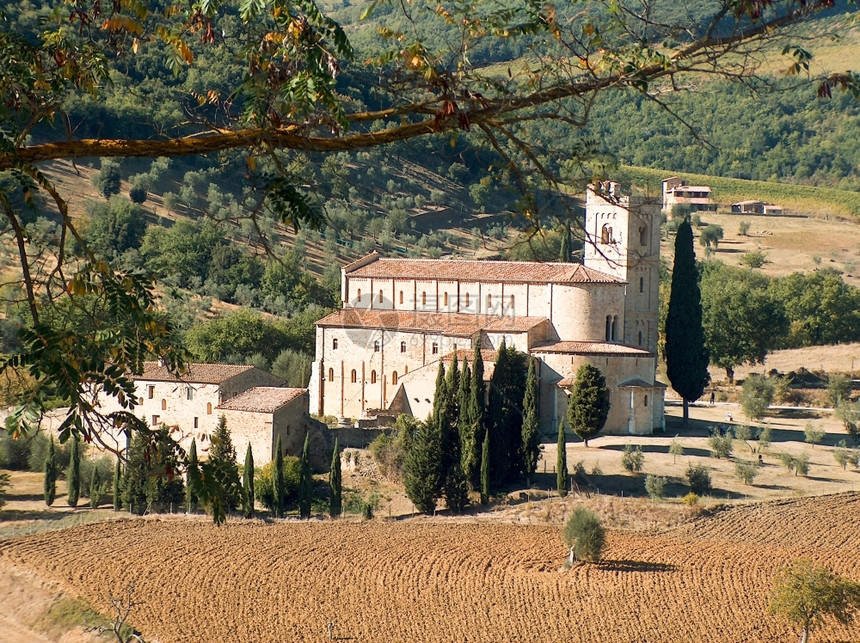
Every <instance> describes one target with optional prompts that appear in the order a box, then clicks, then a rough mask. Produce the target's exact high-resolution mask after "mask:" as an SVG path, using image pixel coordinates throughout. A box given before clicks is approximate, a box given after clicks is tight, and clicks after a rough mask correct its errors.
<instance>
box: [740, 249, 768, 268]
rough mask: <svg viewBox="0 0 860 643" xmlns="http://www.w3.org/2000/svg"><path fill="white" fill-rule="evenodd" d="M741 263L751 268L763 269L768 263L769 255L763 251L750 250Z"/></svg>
mask: <svg viewBox="0 0 860 643" xmlns="http://www.w3.org/2000/svg"><path fill="white" fill-rule="evenodd" d="M741 263H742V264H743V265H745V266H749V267H750V268H761V267H762V266H763V265H764V264H765V263H767V255H766V254H765V253H764V252H762V251H761V250H750V251H749V252H745V253H744V255H743V256H742V257H741Z"/></svg>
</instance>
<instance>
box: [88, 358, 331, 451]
mask: <svg viewBox="0 0 860 643" xmlns="http://www.w3.org/2000/svg"><path fill="white" fill-rule="evenodd" d="M134 382H135V392H136V394H137V406H135V408H134V413H135V415H136V416H137V417H139V418H140V419H141V420H143V421H144V422H145V423H146V424H148V425H150V426H153V427H156V426H160V425H162V424H166V425H167V426H169V427H171V429H172V434H173V438H174V439H175V440H176V441H177V442H178V443H179V445H180V446H181V447H182V448H183V449H185V450H186V451H187V450H188V449H189V448H190V446H191V441H192V440H197V452H198V454H199V455H200V456H202V457H205V456H206V454H207V453H208V452H209V448H210V445H211V438H212V433H214V431H215V428H216V427H217V426H218V419H219V418H220V416H221V415H222V414H223V415H225V416H226V417H227V426H228V428H229V429H230V433H231V435H232V439H233V444H234V446H235V447H236V454H237V456H238V458H239V461H240V462H241V461H242V460H243V459H244V457H245V450H246V449H247V448H248V443H249V442H250V443H251V445H252V449H253V451H254V462H255V464H257V465H263V464H266V463H267V462H269V461H271V459H272V456H273V454H274V445H275V441H276V439H277V436H278V435H281V441H282V444H283V447H284V449H285V452H286V453H287V454H290V455H298V453H299V451H300V449H301V447H302V443H303V441H304V435H305V431H307V430H311V429H315V430H319V429H320V427H323V428H324V425H321V424H320V423H318V422H315V421H314V420H312V419H311V418H310V417H309V416H308V396H307V389H290V388H283V387H282V385H283V383H284V382H283V380H282V379H280V378H279V377H275V376H274V375H271V374H269V373H267V372H265V371H263V370H261V369H259V368H256V367H255V366H248V365H239V364H201V363H192V364H189V365H188V370H187V372H185V373H184V374H182V375H179V376H177V375H175V374H173V373H171V372H170V371H168V369H167V368H166V367H165V366H163V365H161V364H159V363H157V362H146V363H145V364H144V370H143V373H142V374H140V375H137V376H135V377H134ZM100 410H101V411H102V412H103V413H110V412H113V411H118V410H120V407H119V405H118V404H117V403H116V400H115V399H114V398H106V399H105V400H104V401H103V402H102V404H101V408H100ZM316 425H319V426H316ZM104 437H105V439H106V441H107V442H108V445H109V446H114V447H115V448H117V449H121V448H124V447H125V435H124V433H122V432H117V433H116V435H113V436H104ZM112 441H113V442H114V444H111V442H112Z"/></svg>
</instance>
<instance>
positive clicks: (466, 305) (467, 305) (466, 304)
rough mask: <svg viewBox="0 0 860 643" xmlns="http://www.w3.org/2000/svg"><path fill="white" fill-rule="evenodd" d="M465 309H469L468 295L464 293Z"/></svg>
mask: <svg viewBox="0 0 860 643" xmlns="http://www.w3.org/2000/svg"><path fill="white" fill-rule="evenodd" d="M465 307H466V308H468V307H469V293H466V303H465Z"/></svg>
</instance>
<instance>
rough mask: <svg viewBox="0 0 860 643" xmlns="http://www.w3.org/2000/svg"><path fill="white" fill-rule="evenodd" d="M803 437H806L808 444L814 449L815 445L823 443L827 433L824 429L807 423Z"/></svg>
mask: <svg viewBox="0 0 860 643" xmlns="http://www.w3.org/2000/svg"><path fill="white" fill-rule="evenodd" d="M803 435H804V436H805V440H806V442H808V443H809V444H811V445H812V448H813V449H814V448H815V445H816V444H818V443H819V442H821V441H822V440H823V439H824V436H825V435H827V433H826V432H825V430H824V429H820V428H818V427H817V426H815V425H814V424H813V423H812V422H807V424H806V427H805V428H804V429H803Z"/></svg>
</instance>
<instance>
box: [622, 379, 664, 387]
mask: <svg viewBox="0 0 860 643" xmlns="http://www.w3.org/2000/svg"><path fill="white" fill-rule="evenodd" d="M618 388H667V386H666V385H665V384H663V382H658V381H656V380H655V381H654V383H653V384H651V383H649V382H646V381H645V380H641V379H638V378H637V379H633V380H628V381H626V382H622V383H621V384H619V385H618Z"/></svg>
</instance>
